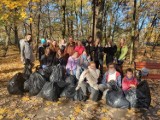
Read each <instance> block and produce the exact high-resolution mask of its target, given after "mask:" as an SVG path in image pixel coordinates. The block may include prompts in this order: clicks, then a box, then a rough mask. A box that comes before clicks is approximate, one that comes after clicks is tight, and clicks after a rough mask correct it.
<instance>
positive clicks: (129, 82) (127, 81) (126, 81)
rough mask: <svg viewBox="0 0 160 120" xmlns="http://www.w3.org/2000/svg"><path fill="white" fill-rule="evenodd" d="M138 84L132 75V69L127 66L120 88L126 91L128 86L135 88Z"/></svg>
mask: <svg viewBox="0 0 160 120" xmlns="http://www.w3.org/2000/svg"><path fill="white" fill-rule="evenodd" d="M137 85H138V81H137V79H136V78H135V77H134V76H133V70H132V69H131V68H128V69H127V71H126V76H125V77H124V78H123V80H122V89H123V91H124V92H125V91H127V90H129V89H130V88H136V87H137Z"/></svg>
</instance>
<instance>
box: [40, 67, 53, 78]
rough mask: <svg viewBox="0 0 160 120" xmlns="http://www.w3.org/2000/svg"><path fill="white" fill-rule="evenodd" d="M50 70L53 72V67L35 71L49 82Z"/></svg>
mask: <svg viewBox="0 0 160 120" xmlns="http://www.w3.org/2000/svg"><path fill="white" fill-rule="evenodd" d="M52 70H53V66H49V67H46V68H44V69H42V68H39V69H37V71H38V72H39V73H40V74H41V75H42V76H43V77H45V78H46V79H47V80H48V81H49V77H50V75H51V73H52Z"/></svg>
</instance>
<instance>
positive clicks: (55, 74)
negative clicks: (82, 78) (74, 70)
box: [49, 65, 65, 82]
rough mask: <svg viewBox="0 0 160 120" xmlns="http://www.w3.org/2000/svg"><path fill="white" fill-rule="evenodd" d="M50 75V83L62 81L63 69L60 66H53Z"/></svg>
mask: <svg viewBox="0 0 160 120" xmlns="http://www.w3.org/2000/svg"><path fill="white" fill-rule="evenodd" d="M52 69H53V70H52V73H51V75H50V78H49V80H50V82H58V81H62V80H63V81H64V76H65V74H64V68H63V67H62V66H61V65H57V66H54V67H53V68H52Z"/></svg>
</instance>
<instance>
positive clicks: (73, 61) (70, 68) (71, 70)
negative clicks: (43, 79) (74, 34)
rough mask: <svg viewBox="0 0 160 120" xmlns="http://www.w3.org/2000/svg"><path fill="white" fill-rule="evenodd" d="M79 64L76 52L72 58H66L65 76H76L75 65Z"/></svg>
mask: <svg viewBox="0 0 160 120" xmlns="http://www.w3.org/2000/svg"><path fill="white" fill-rule="evenodd" d="M78 63H79V59H78V52H75V53H74V54H73V55H72V56H70V57H69V58H68V62H67V65H66V72H67V75H74V76H76V70H77V65H78Z"/></svg>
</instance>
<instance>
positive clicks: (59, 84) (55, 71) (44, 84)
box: [7, 65, 84, 101]
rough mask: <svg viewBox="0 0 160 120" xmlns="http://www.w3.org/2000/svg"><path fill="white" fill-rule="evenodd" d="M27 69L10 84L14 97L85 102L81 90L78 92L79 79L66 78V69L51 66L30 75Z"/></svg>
mask: <svg viewBox="0 0 160 120" xmlns="http://www.w3.org/2000/svg"><path fill="white" fill-rule="evenodd" d="M26 68H27V67H25V72H24V73H17V74H16V75H15V76H13V78H11V80H10V81H9V83H8V86H7V88H8V92H9V93H10V94H13V95H23V94H24V93H26V92H28V93H29V95H30V96H36V95H37V96H39V97H42V98H44V99H46V100H50V101H57V100H58V99H59V98H60V97H66V98H70V99H73V100H79V101H81V100H83V98H84V97H83V92H82V90H81V89H79V90H78V91H76V90H75V89H76V85H77V79H76V78H75V77H74V76H72V75H71V76H65V70H64V67H62V66H61V65H57V66H51V67H48V68H45V69H41V68H38V69H37V70H36V71H35V72H33V73H30V75H29V72H28V70H27V69H26Z"/></svg>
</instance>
